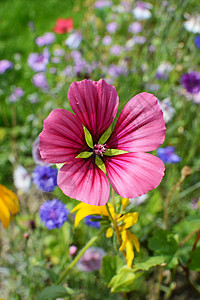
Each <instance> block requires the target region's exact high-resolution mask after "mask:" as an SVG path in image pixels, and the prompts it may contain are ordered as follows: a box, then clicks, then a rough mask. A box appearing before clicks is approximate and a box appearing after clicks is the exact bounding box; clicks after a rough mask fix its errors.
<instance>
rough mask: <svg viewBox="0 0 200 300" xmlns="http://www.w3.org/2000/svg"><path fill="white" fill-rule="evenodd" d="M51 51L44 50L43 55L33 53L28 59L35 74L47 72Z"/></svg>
mask: <svg viewBox="0 0 200 300" xmlns="http://www.w3.org/2000/svg"><path fill="white" fill-rule="evenodd" d="M49 57H50V54H49V51H48V49H47V48H44V50H43V52H42V53H31V54H30V55H29V57H28V65H29V66H30V67H31V69H33V71H35V72H42V71H46V65H47V64H48V62H49Z"/></svg>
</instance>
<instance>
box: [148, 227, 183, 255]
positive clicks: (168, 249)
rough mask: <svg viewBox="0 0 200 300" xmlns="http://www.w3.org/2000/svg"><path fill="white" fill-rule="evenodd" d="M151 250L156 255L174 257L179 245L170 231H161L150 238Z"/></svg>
mask: <svg viewBox="0 0 200 300" xmlns="http://www.w3.org/2000/svg"><path fill="white" fill-rule="evenodd" d="M149 248H150V249H151V250H154V252H155V253H156V254H160V255H173V254H174V253H175V252H176V251H177V250H178V245H177V242H176V240H175V238H174V236H173V234H172V233H170V231H168V230H162V229H159V230H157V231H156V232H155V233H154V235H153V236H152V238H150V240H149Z"/></svg>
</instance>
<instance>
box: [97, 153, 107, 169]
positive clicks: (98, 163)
mask: <svg viewBox="0 0 200 300" xmlns="http://www.w3.org/2000/svg"><path fill="white" fill-rule="evenodd" d="M95 164H96V165H97V167H99V169H101V171H103V172H104V173H105V174H106V166H105V164H104V162H103V160H102V159H101V158H100V157H99V156H97V155H96V157H95Z"/></svg>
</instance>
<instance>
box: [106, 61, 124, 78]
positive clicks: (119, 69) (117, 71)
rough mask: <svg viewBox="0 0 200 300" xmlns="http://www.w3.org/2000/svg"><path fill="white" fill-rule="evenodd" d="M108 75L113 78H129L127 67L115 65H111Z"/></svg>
mask: <svg viewBox="0 0 200 300" xmlns="http://www.w3.org/2000/svg"><path fill="white" fill-rule="evenodd" d="M107 74H108V75H110V76H111V77H113V78H118V77H119V76H120V75H124V76H127V74H128V70H127V67H125V66H116V65H115V64H111V65H110V66H109V67H108V70H107Z"/></svg>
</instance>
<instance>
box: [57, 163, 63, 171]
mask: <svg viewBox="0 0 200 300" xmlns="http://www.w3.org/2000/svg"><path fill="white" fill-rule="evenodd" d="M64 164H65V163H61V164H56V167H57V169H58V170H60V169H61V168H62V166H64Z"/></svg>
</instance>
